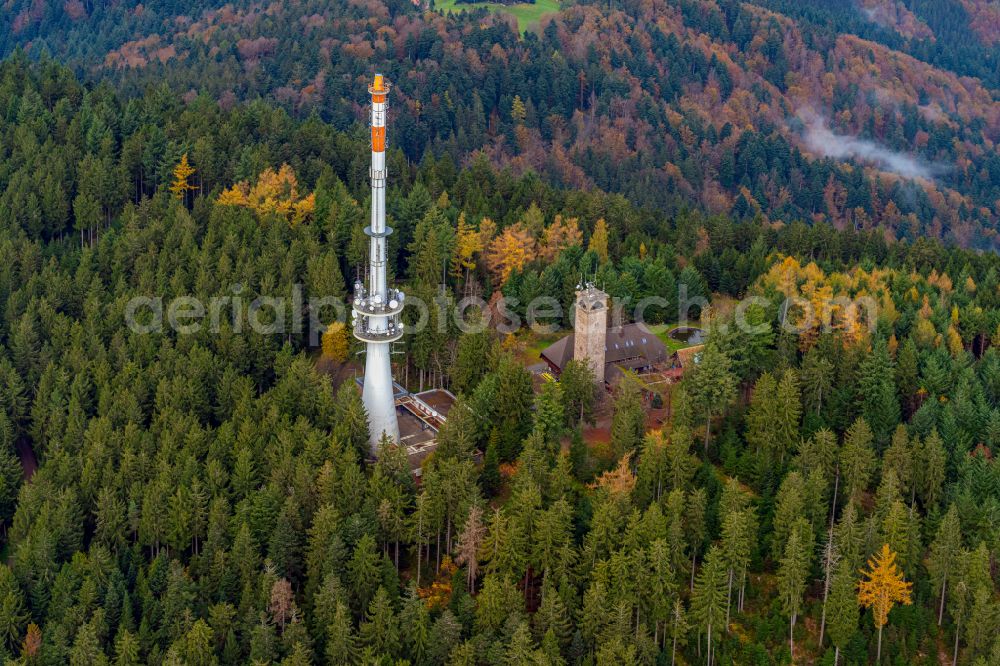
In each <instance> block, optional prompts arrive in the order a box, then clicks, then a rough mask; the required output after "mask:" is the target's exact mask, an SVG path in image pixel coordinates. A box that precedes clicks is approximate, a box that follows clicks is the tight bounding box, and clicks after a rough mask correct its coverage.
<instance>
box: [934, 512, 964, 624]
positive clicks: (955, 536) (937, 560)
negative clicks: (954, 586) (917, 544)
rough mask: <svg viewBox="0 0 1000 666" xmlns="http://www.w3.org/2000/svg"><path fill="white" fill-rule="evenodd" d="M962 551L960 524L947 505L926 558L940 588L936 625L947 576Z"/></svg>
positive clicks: (942, 613) (940, 613) (941, 609)
mask: <svg viewBox="0 0 1000 666" xmlns="http://www.w3.org/2000/svg"><path fill="white" fill-rule="evenodd" d="M961 552H962V526H961V524H960V523H959V520H958V511H957V509H956V508H955V505H954V504H952V505H951V506H950V507H948V512H947V513H946V514H944V518H943V519H942V520H941V525H940V526H939V527H938V531H937V535H936V536H935V537H934V541H933V543H931V552H930V557H929V558H928V560H927V570H928V572H929V573H930V575H931V581H932V582H933V583H934V586H935V587H936V588H938V589H939V590H940V597H941V600H940V602H939V603H938V626H939V627H940V626H941V619H942V617H943V616H944V601H945V598H946V597H947V592H948V578H949V576H950V575H951V573H952V571H953V568H954V566H955V565H956V563H957V562H958V558H959V556H960V555H961Z"/></svg>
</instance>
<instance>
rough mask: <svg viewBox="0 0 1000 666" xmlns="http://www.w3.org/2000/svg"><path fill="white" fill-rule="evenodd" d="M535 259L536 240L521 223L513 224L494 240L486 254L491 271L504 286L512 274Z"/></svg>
mask: <svg viewBox="0 0 1000 666" xmlns="http://www.w3.org/2000/svg"><path fill="white" fill-rule="evenodd" d="M534 257H535V239H534V238H533V237H532V235H531V233H530V232H529V231H528V230H527V229H525V228H524V225H522V224H521V223H520V222H518V223H517V224H512V225H511V226H509V227H507V228H506V229H504V230H503V232H502V233H501V234H500V235H499V236H497V237H496V238H494V239H493V241H492V242H491V243H490V247H489V250H488V251H487V254H486V263H487V265H488V266H489V268H490V271H491V272H492V273H493V275H494V276H495V277H496V278H497V279H498V281H499V283H500V284H503V283H505V282H506V281H507V279H508V278H509V277H510V274H511V273H513V272H514V271H516V270H520V269H522V268H524V266H525V265H526V264H527V263H528V262H529V261H531V260H532V259H534Z"/></svg>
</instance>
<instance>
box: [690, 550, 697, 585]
mask: <svg viewBox="0 0 1000 666" xmlns="http://www.w3.org/2000/svg"><path fill="white" fill-rule="evenodd" d="M696 557H698V553H696V552H692V553H691V590H690V591H691V593H692V594H694V564H695V558H696Z"/></svg>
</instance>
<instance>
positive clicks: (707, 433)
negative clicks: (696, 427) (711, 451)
mask: <svg viewBox="0 0 1000 666" xmlns="http://www.w3.org/2000/svg"><path fill="white" fill-rule="evenodd" d="M711 434H712V412H711V411H709V412H708V416H707V417H706V418H705V458H706V459H707V458H708V438H709V437H710V436H711Z"/></svg>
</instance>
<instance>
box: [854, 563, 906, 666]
mask: <svg viewBox="0 0 1000 666" xmlns="http://www.w3.org/2000/svg"><path fill="white" fill-rule="evenodd" d="M861 573H862V574H863V575H864V580H862V581H861V582H859V583H858V603H859V604H860V605H861V607H862V608H871V609H872V613H873V614H874V615H875V628H876V629H878V650H877V653H876V655H877V656H876V661H881V659H882V627H884V626H885V624H886V622H888V621H889V611H891V610H892V607H893V606H895V605H896V604H897V603H900V604H903V605H904V606H909V605H910V604H911V603H912V601H911V599H910V590H911V589H912V588H913V584H912V583H908V582H906V581H905V580H903V572H902V571H900V570H899V567H897V566H896V553H894V552H892V550H890V549H889V544H883V545H882V550H880V551H879V552H878V553H876V554H875V556H874V557H873V558H872V559H870V560H868V571H864V570H862V571H861Z"/></svg>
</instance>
